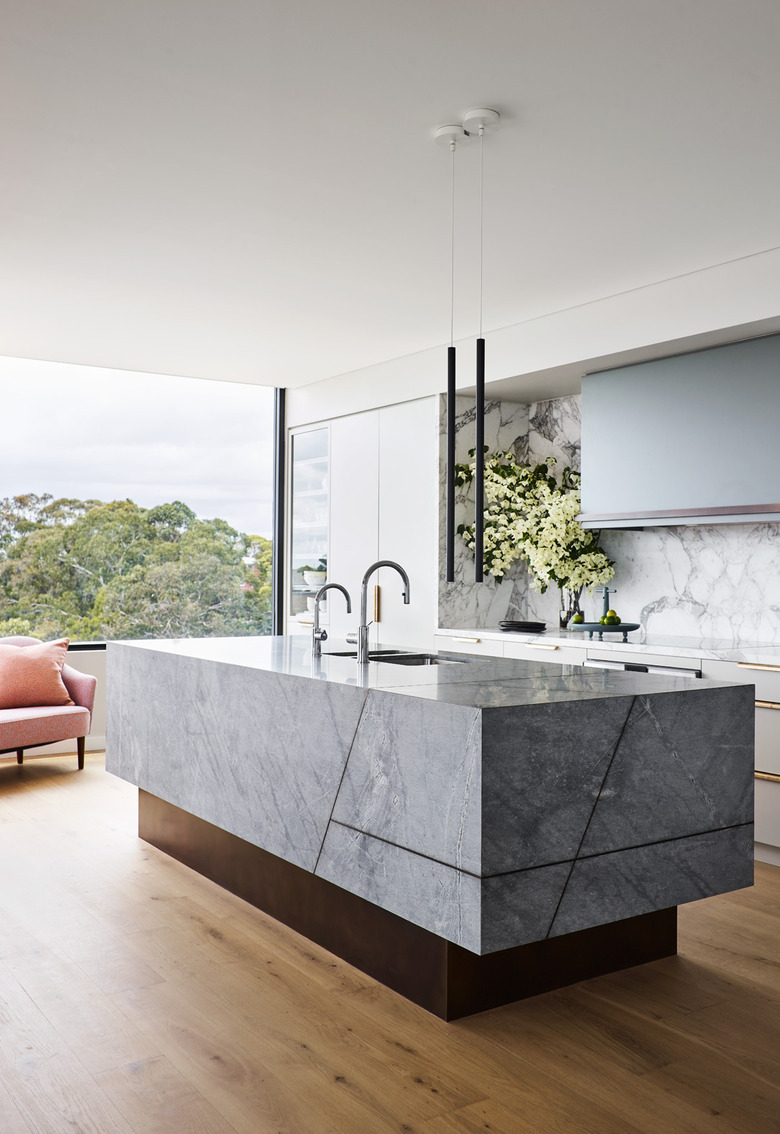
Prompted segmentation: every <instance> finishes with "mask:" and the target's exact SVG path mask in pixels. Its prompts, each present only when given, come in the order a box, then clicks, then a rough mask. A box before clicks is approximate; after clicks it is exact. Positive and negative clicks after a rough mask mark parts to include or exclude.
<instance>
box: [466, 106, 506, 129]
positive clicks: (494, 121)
mask: <svg viewBox="0 0 780 1134" xmlns="http://www.w3.org/2000/svg"><path fill="white" fill-rule="evenodd" d="M500 125H501V115H500V114H499V113H498V111H497V110H488V109H487V107H478V108H477V109H476V110H467V111H466V113H465V114H464V115H463V129H464V130H465V131H466V133H467V134H479V133H483V134H487V133H488V132H489V131H491V130H497V129H498V127H499V126H500Z"/></svg>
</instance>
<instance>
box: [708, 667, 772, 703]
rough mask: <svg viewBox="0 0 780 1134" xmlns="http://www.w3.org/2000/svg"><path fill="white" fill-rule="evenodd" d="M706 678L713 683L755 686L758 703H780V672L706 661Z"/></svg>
mask: <svg viewBox="0 0 780 1134" xmlns="http://www.w3.org/2000/svg"><path fill="white" fill-rule="evenodd" d="M702 666H703V670H704V676H705V677H709V678H711V679H712V680H713V681H731V682H733V683H734V684H740V685H755V687H756V700H757V701H777V702H778V703H780V670H771V669H755V668H752V667H750V666H747V665H743V664H737V662H726V661H705V662H703V663H702Z"/></svg>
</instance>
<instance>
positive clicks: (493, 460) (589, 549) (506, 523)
mask: <svg viewBox="0 0 780 1134" xmlns="http://www.w3.org/2000/svg"><path fill="white" fill-rule="evenodd" d="M473 455H474V450H473V449H472V450H471V452H470V456H472V457H473ZM555 464H556V461H555V458H554V457H549V458H548V459H547V461H546V462H543V463H541V464H538V465H534V466H532V465H523V464H520V463H519V461H518V460H517V458H516V457H515V456H514V455H513V454H512V453H495V454H494V455H493V456H492V457H487V458H486V460H485V527H484V566H485V570H486V571H488V572H489V573H490V574H491V575H493V576H494V577H495V578H496V579H503V577H504V574H505V573H506V571H508V569H509V568H510V567H511V565H512V564H513V563H514V562H516V561H517V560H518V559H523V560H525V561H526V562H527V564H528V566H529V568H530V570H531V585H532V586H533V587H534V588H535V589H536V590H538V591H541V592H542V593H544V592H545V591H546V590H547V587H548V586H549V584H550V583H556V584H557V585H558V586H559V587H560V588H562V589H563V588H566V589H569V590H572V591H580V592H581V591H582V588H583V587H586V586H587V587H594V586H596V584H597V583H607V582H609V580H610V579H611V578H612V577H613V576H614V574H615V570H614V566H613V564H612V560H611V559H609V558H608V557H607V555H606V553H605V552H604V551H603V550H602V548H601V547H599V543H598V539H599V536H598V533H597V532H592V531H586V530H585V528H583V527H582V525H581V524H580V523H579V521H578V520H577V519H576V517H577V515H578V514H579V512H580V476H579V473H575V472H572V470H571V469H570V468H569V467H568V466H567V467H566V468H564V470H563V472H562V474H561V481H560V484H558V482H557V481H556V479H555V476H554V475H553V472H552V469H553V468H554V466H555ZM474 471H475V465H474V464H473V463H470V464H466V465H456V466H455V483H456V484H457V485H459V486H461V487H462V486H468V485H470V484H471V483H472V481H473V479H474ZM458 533H459V534H460V535H461V536H462V537H463V540H464V542H465V543H466V546H467V547H470V548H472V549H473V547H474V525H473V524H460V525H459V526H458Z"/></svg>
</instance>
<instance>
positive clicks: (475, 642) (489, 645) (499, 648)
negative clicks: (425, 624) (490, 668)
mask: <svg viewBox="0 0 780 1134" xmlns="http://www.w3.org/2000/svg"><path fill="white" fill-rule="evenodd" d="M436 649H437V650H451V651H452V652H453V653H458V654H484V655H485V656H486V657H491V658H502V657H503V656H504V643H503V642H497V641H495V639H492V638H480V637H478V636H477V635H475V634H463V635H462V636H460V635H458V637H454V636H453V635H451V634H437V635H436Z"/></svg>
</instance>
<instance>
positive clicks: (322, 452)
mask: <svg viewBox="0 0 780 1134" xmlns="http://www.w3.org/2000/svg"><path fill="white" fill-rule="evenodd" d="M291 443H292V454H291V486H290V500H291V516H290V532H291V537H290V568H289V570H290V576H289V601H288V614H289V615H290V616H292V617H293V618H297V616H298V615H299V614H304V615H305V613H306V612H307V600H309V599H311V598H313V596H314V595H316V593H317V591H318V590H319V587H313V586H310V585H309V584H308V583H306V582H304V580H303V578H302V576H301V574H300V568H301V567H311V568H317V567H319V565H320V563H321V562H322V561H324V562H325V563H327V558H328V505H329V496H330V494H329V453H328V429H327V428H322V429H311V430H308V431H306V432H303V433H295V434H293V436H292V439H291Z"/></svg>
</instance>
